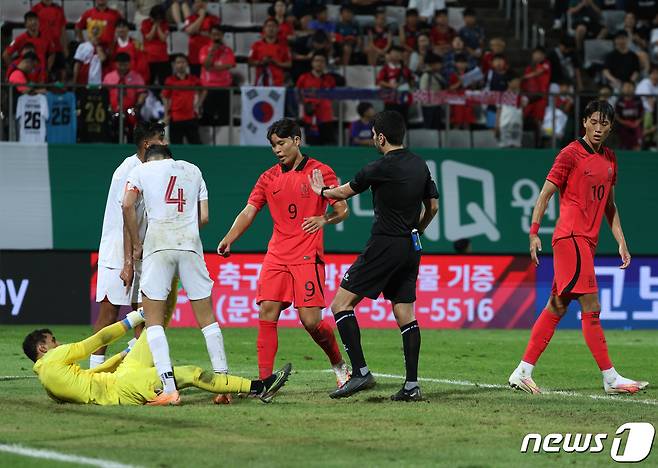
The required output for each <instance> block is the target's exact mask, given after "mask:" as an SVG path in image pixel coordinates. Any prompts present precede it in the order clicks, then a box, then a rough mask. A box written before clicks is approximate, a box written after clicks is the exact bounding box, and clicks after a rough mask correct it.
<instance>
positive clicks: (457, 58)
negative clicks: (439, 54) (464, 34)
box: [455, 36, 468, 63]
mask: <svg viewBox="0 0 658 468" xmlns="http://www.w3.org/2000/svg"><path fill="white" fill-rule="evenodd" d="M456 37H459V36H456ZM457 62H468V57H466V54H457V55H455V63H457Z"/></svg>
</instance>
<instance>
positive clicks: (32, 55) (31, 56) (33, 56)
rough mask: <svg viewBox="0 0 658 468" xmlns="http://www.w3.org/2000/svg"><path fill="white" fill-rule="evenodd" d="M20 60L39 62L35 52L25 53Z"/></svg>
mask: <svg viewBox="0 0 658 468" xmlns="http://www.w3.org/2000/svg"><path fill="white" fill-rule="evenodd" d="M21 59H22V60H34V61H35V62H38V61H39V56H38V55H37V54H36V53H35V52H25V53H24V54H23V57H22V58H21Z"/></svg>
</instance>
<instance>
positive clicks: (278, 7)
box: [268, 0, 295, 44]
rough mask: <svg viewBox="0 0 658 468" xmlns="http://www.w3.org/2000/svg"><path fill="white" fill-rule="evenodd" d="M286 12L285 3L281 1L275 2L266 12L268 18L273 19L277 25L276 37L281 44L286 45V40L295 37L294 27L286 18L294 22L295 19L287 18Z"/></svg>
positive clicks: (292, 17)
mask: <svg viewBox="0 0 658 468" xmlns="http://www.w3.org/2000/svg"><path fill="white" fill-rule="evenodd" d="M286 12H287V7H286V2H284V1H283V0H277V1H276V2H274V5H272V6H271V7H270V9H269V10H268V13H269V15H270V17H272V18H273V19H275V20H276V22H277V23H278V25H279V33H278V35H277V37H278V38H279V41H280V42H282V43H283V44H288V40H289V39H292V38H293V37H294V35H295V27H294V26H293V23H291V22H289V21H288V18H291V19H293V20H294V18H295V17H294V16H290V17H289V16H287V15H286Z"/></svg>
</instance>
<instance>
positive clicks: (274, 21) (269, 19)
mask: <svg viewBox="0 0 658 468" xmlns="http://www.w3.org/2000/svg"><path fill="white" fill-rule="evenodd" d="M267 23H274V24H276V25H277V26H279V22H278V21H277V20H275V19H274V18H271V17H270V18H267V19H266V20H265V21H263V29H265V26H267Z"/></svg>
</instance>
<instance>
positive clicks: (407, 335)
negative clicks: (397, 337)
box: [400, 320, 420, 382]
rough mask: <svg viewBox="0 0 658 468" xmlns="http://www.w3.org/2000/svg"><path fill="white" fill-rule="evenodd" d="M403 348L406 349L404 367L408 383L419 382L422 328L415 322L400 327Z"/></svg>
mask: <svg viewBox="0 0 658 468" xmlns="http://www.w3.org/2000/svg"><path fill="white" fill-rule="evenodd" d="M400 334H401V335H402V346H403V348H404V365H405V368H406V371H407V379H406V381H407V382H417V381H418V355H419V354H420V328H419V327H418V321H416V320H414V321H413V322H409V323H408V324H406V325H402V326H401V327H400Z"/></svg>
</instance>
